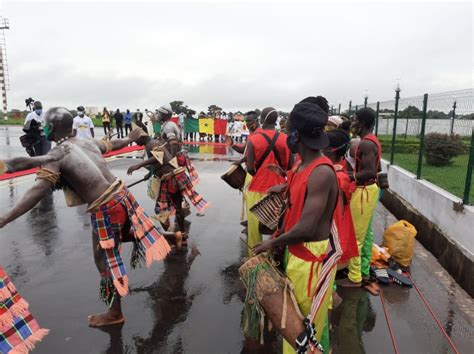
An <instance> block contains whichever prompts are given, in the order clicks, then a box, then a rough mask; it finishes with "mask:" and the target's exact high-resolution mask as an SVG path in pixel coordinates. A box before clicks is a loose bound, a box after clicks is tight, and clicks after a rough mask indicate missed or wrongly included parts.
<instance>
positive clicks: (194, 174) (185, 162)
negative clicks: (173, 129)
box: [177, 151, 200, 186]
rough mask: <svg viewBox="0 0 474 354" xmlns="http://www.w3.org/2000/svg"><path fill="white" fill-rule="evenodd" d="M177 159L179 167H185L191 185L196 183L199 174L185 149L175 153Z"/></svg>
mask: <svg viewBox="0 0 474 354" xmlns="http://www.w3.org/2000/svg"><path fill="white" fill-rule="evenodd" d="M177 159H178V165H179V166H181V167H185V168H186V170H187V171H188V174H189V178H190V179H191V182H192V183H193V186H195V185H197V184H198V183H199V181H200V179H199V174H198V171H197V169H196V167H195V166H194V164H193V162H192V161H191V159H190V158H189V156H188V153H187V152H186V151H181V152H179V153H178V155H177Z"/></svg>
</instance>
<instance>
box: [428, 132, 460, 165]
mask: <svg viewBox="0 0 474 354" xmlns="http://www.w3.org/2000/svg"><path fill="white" fill-rule="evenodd" d="M463 152H464V144H463V142H462V138H461V137H460V136H459V135H449V134H441V133H429V134H426V136H425V157H426V163H427V164H428V165H432V166H446V165H449V164H450V163H451V159H452V158H453V157H455V156H458V155H460V154H462V153H463Z"/></svg>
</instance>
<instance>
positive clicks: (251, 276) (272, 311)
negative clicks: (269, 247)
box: [239, 253, 305, 349]
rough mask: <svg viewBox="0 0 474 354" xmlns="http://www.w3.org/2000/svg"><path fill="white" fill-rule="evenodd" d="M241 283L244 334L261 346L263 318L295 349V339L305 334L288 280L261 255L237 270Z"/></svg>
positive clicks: (250, 259)
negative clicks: (244, 292)
mask: <svg viewBox="0 0 474 354" xmlns="http://www.w3.org/2000/svg"><path fill="white" fill-rule="evenodd" d="M239 274H240V279H241V281H242V282H243V284H244V286H245V288H246V289H247V295H246V297H245V311H244V332H245V334H246V335H247V336H249V337H251V338H255V339H258V338H260V342H261V343H263V329H264V328H263V326H264V317H267V318H268V320H269V321H270V323H271V324H272V325H273V327H274V328H276V329H277V330H278V331H279V332H280V333H281V335H282V336H283V337H284V338H285V339H286V340H287V341H288V343H291V344H292V345H293V347H294V348H295V349H296V338H297V337H298V336H299V335H300V334H301V333H303V332H304V331H305V326H304V323H303V319H304V317H303V315H302V314H301V312H300V310H299V307H298V304H297V303H296V299H295V296H294V294H293V287H292V285H291V282H290V281H289V279H288V278H286V277H285V276H284V275H283V274H281V273H280V272H279V271H278V270H277V269H276V266H275V263H274V261H273V260H271V259H269V258H268V256H267V255H266V254H264V253H262V254H259V255H258V256H255V257H251V258H249V259H248V260H247V261H246V262H245V263H244V264H243V265H242V266H241V267H240V268H239Z"/></svg>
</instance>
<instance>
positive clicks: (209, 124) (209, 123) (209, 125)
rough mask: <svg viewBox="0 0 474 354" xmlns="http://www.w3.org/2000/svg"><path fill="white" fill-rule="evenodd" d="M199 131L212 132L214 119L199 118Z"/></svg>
mask: <svg viewBox="0 0 474 354" xmlns="http://www.w3.org/2000/svg"><path fill="white" fill-rule="evenodd" d="M199 133H204V134H210V135H212V134H214V119H212V118H199Z"/></svg>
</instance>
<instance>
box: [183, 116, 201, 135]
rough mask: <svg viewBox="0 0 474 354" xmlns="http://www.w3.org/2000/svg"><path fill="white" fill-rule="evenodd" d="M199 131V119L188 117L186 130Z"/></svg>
mask: <svg viewBox="0 0 474 354" xmlns="http://www.w3.org/2000/svg"><path fill="white" fill-rule="evenodd" d="M198 131H199V119H194V118H186V119H185V120H184V132H185V133H195V132H198Z"/></svg>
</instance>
